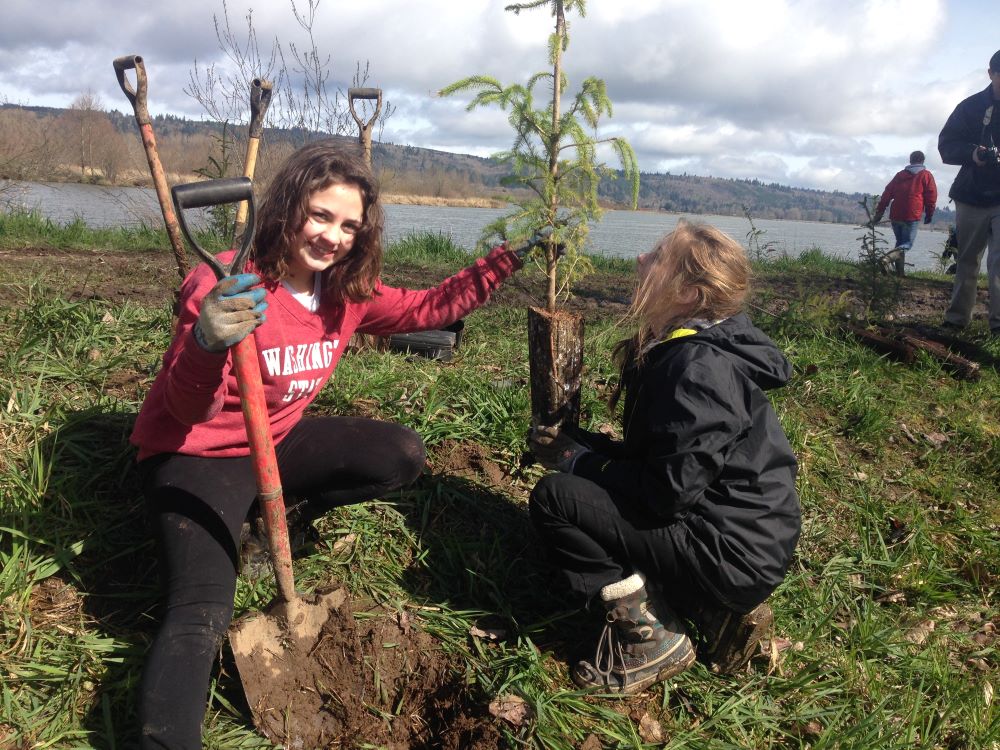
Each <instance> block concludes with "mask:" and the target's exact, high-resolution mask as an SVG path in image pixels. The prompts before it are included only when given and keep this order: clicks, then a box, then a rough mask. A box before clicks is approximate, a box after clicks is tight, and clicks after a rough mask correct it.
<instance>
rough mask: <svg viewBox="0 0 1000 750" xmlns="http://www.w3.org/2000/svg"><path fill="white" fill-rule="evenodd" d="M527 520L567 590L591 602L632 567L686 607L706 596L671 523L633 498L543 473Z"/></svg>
mask: <svg viewBox="0 0 1000 750" xmlns="http://www.w3.org/2000/svg"><path fill="white" fill-rule="evenodd" d="M529 510H530V513H531V520H532V522H533V524H534V526H535V528H536V529H537V530H538V532H539V534H540V535H541V536H542V538H543V539H544V541H545V547H546V549H547V550H548V553H549V557H550V558H551V559H552V561H553V563H554V564H555V565H556V566H557V567H559V568H561V569H562V571H563V573H564V574H565V576H566V581H567V583H568V584H569V589H570V591H571V592H572V593H573V594H574V595H576V596H577V597H579V599H580V604H581V605H589V604H590V603H591V601H592V600H593V599H594V597H596V596H597V595H598V594H599V593H600V591H601V589H602V588H603V587H604V586H607V585H608V584H609V583H614V582H615V581H620V580H622V579H623V578H627V577H628V576H630V575H632V574H633V573H636V572H641V573H643V574H644V575H645V576H646V579H647V581H648V582H649V585H650V586H652V587H654V588H657V589H660V590H661V591H662V592H663V596H664V597H665V599H666V601H667V602H668V603H669V604H671V605H672V606H674V607H675V608H676V609H678V610H679V611H681V612H686V611H687V610H688V609H689V608H690V607H691V606H692V604H693V603H694V602H695V601H704V600H706V599H709V598H710V597H709V595H708V594H707V593H706V592H705V590H704V589H703V588H702V586H701V585H700V584H699V583H698V581H697V579H696V578H695V573H694V570H693V569H692V565H691V563H690V562H689V560H688V559H687V558H686V557H685V556H684V555H682V554H680V553H679V551H678V549H677V546H676V545H675V543H674V540H673V537H672V536H671V535H670V527H669V526H667V525H664V523H663V521H661V520H659V519H657V518H655V517H654V516H653V514H652V513H650V512H649V511H648V510H646V509H645V508H643V507H642V506H641V505H640V504H639V503H637V502H635V501H632V500H624V499H622V498H617V497H614V496H612V495H610V494H609V493H608V492H607V490H605V489H604V488H603V487H601V486H600V485H597V484H595V483H594V482H591V481H590V480H589V479H584V478H583V477H577V476H573V475H572V474H563V473H555V474H547V475H546V476H544V477H542V479H541V480H540V481H539V482H538V484H537V485H535V488H534V490H532V492H531V500H530V505H529Z"/></svg>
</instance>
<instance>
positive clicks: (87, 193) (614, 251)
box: [0, 181, 945, 269]
mask: <svg viewBox="0 0 1000 750" xmlns="http://www.w3.org/2000/svg"><path fill="white" fill-rule="evenodd" d="M5 205H15V206H19V207H26V208H34V209H37V210H38V211H40V212H41V213H42V214H43V215H45V216H48V217H49V218H50V219H52V220H53V221H55V222H57V223H61V224H62V223H66V222H69V221H73V220H74V219H76V218H81V219H83V220H84V221H85V222H86V223H87V224H88V225H90V226H94V227H109V226H138V225H143V224H146V225H149V226H158V225H159V224H160V223H161V222H162V221H163V219H162V217H161V214H160V207H159V204H158V203H157V200H156V193H155V191H154V190H152V189H151V188H132V187H102V186H98V185H77V184H62V183H58V184H57V183H23V182H18V183H9V182H8V183H5V182H3V181H0V209H2V208H3V206H5ZM385 211H386V234H387V235H388V239H389V240H390V241H391V240H393V239H397V238H399V237H402V236H404V235H406V234H408V233H410V232H419V231H431V232H441V233H443V234H447V235H450V236H451V238H452V239H453V240H454V241H455V242H456V243H458V244H459V245H462V246H464V247H470V248H471V247H473V246H474V245H475V244H476V242H477V241H478V239H479V235H480V233H481V232H482V229H483V227H484V226H486V225H487V224H488V223H490V222H491V221H492V220H493V219H495V218H497V217H498V216H502V215H503V214H504V213H505V209H496V208H452V207H447V206H402V205H387V206H386V207H385ZM188 218H189V220H190V221H191V222H192V223H195V224H196V223H197V221H198V215H197V214H196V213H193V212H192V215H191V216H190V217H188ZM679 218H681V216H679V215H677V214H666V213H657V212H652V211H606V212H605V214H604V217H603V218H602V219H601V221H600V222H599V223H597V224H595V225H594V226H593V227H592V228H591V233H590V242H591V248H590V250H589V252H592V253H595V254H602V255H610V256H616V257H634V256H636V255H638V254H639V253H642V252H646V251H647V250H649V249H651V248H652V247H653V246H654V245H655V244H656V241H657V240H658V239H659V238H660V237H662V236H663V235H664V234H665V233H666V232H669V231H670V230H671V229H672V228H673V227H674V226H675V225H676V224H677V220H678V219H679ZM688 218H690V219H692V220H694V221H704V222H708V223H710V224H713V225H715V226H717V227H718V228H719V229H721V230H722V231H724V232H726V233H728V234H729V235H730V236H731V237H733V238H735V239H736V240H738V241H739V242H740V243H741V244H743V245H744V246H746V244H747V232H748V231H749V230H750V223H749V222H748V221H747V220H746V219H745V218H744V217H742V216H700V215H692V216H690V217H688ZM755 224H756V225H757V228H758V229H759V230H762V231H763V232H764V233H765V234H764V235H763V236H762V237H761V241H762V242H770V243H773V244H774V247H775V248H776V252H777V253H779V254H785V255H788V256H797V255H799V254H800V253H801V252H803V251H804V250H809V249H811V248H814V247H819V248H821V249H822V250H823V252H824V253H826V254H827V255H833V256H838V257H843V258H848V259H851V260H855V259H857V257H858V252H859V248H860V244H861V243H860V241H859V239H858V238H859V236H860V235H861V234H862V231H861V229H859V228H858V227H856V226H852V225H849V224H824V223H820V222H810V221H780V220H776V219H755ZM885 236H886V239H887V240H888V241H889V242H891V241H892V231H891V229H889V227H888V226H886V228H885ZM944 240H945V233H944V232H943V231H937V230H935V231H931V230H928V229H927V228H925V227H922V228H921V229H920V232H919V233H918V235H917V241H916V245H915V246H914V249H913V250H911V251H910V252H909V253H907V261H908V262H909V263H912V264H913V267H914V268H915V269H929V268H936V267H937V258H936V254H938V253H940V252H941V249H942V246H943V244H944Z"/></svg>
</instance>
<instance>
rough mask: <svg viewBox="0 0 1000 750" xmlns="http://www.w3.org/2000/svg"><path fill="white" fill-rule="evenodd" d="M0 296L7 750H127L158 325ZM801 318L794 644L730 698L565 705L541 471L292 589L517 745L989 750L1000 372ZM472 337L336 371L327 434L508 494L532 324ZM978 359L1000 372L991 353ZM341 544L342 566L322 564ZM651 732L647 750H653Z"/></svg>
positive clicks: (364, 358) (501, 312) (2, 733)
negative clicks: (396, 647)
mask: <svg viewBox="0 0 1000 750" xmlns="http://www.w3.org/2000/svg"><path fill="white" fill-rule="evenodd" d="M0 236H4V234H3V231H0ZM407 243H409V245H410V246H409V248H407ZM160 246H162V247H165V246H166V244H165V242H160ZM129 247H130V246H129ZM389 258H390V260H389V264H392V263H402V264H405V263H408V262H412V263H414V264H419V263H421V262H422V261H421V258H426V259H430V260H428V262H431V263H432V265H434V266H435V267H437V265H438V264H440V265H441V266H442V267H444V266H449V265H450V267H452V268H454V267H457V266H458V265H460V264H461V263H464V262H466V261H467V256H466V255H465V254H464V253H463V252H461V250H460V249H459V248H454V247H452V246H451V245H450V242H446V241H438V240H434V241H433V242H432V241H427V243H426V244H424V243H422V241H420V240H407V241H405V242H404V243H401V244H400V245H399V246H396V247H393V248H392V249H391V251H390V254H389ZM830 263H837V262H833V261H828V260H824V259H822V258H821V257H819V255H815V256H810V257H807V258H805V259H803V260H802V261H801V262H800V263H799V264H798V265H795V264H791V263H789V262H785V261H781V262H776V263H775V264H774V265H775V267H774V268H772V267H771V266H770V265H768V266H764V267H762V268H759V269H758V276H759V277H766V275H767V274H769V273H782V274H786V273H801V274H803V275H808V274H810V273H839V272H840V271H838V270H835V269H838V268H840V266H839V265H834V266H832V267H831V266H830ZM623 271H624V269H623ZM0 289H6V290H8V291H16V295H14V294H4V295H0V300H3V299H12V298H14V297H15V296H16V297H17V298H18V299H19V300H20V301H19V303H18V304H17V305H16V306H15V305H11V304H9V303H3V306H2V307H0V409H2V414H0V421H2V429H0V440H2V445H0V447H2V452H0V603H2V606H0V747H39V748H40V747H45V748H90V747H95V748H111V747H128V746H130V743H134V740H135V736H136V732H137V728H136V726H135V724H136V717H135V696H136V689H137V683H138V679H139V675H140V673H141V665H142V658H143V653H144V650H145V648H146V646H147V645H148V643H149V639H150V637H151V634H152V628H153V612H154V604H155V586H156V584H155V569H154V568H155V565H154V562H153V559H152V549H151V543H150V541H149V539H148V537H147V535H146V533H145V529H144V525H143V515H142V502H141V498H140V496H139V491H138V487H137V482H136V478H135V476H134V471H133V469H132V459H133V453H132V450H131V448H130V447H129V446H128V443H127V435H128V431H129V429H130V424H131V420H132V418H133V417H134V414H135V413H136V411H137V409H138V408H139V405H140V403H141V400H142V396H143V395H144V394H145V391H146V390H147V389H148V387H149V385H150V383H151V379H152V376H153V375H154V373H155V371H156V368H157V367H158V363H159V357H160V355H161V353H162V350H163V348H164V347H165V346H166V343H167V339H168V332H169V326H170V320H169V314H168V311H167V310H166V308H165V307H164V306H163V305H160V306H157V307H148V308H147V307H143V306H139V305H136V304H112V303H108V302H106V301H101V300H83V301H68V300H66V299H64V298H63V297H61V296H60V294H59V293H58V291H57V288H56V286H55V285H54V280H53V279H51V278H49V279H32V280H27V281H25V280H16V279H11V278H8V277H7V276H6V275H5V274H4V272H3V271H2V269H0ZM805 312H806V311H805V309H804V308H803V307H802V306H798V307H797V306H795V305H793V306H792V307H790V308H789V311H788V312H787V313H785V314H783V315H781V316H777V317H774V316H765V315H760V316H757V320H758V323H759V324H761V325H762V327H764V328H765V329H766V330H767V331H768V332H769V333H770V334H771V335H772V336H773V337H774V338H775V340H776V341H777V343H778V344H779V346H780V347H781V348H782V349H783V350H785V351H786V352H787V353H788V355H789V357H790V358H791V360H792V362H793V364H794V366H795V371H796V375H795V377H794V379H793V381H792V383H791V384H790V385H789V386H788V387H787V388H785V389H783V390H781V391H778V392H776V393H775V394H773V402H774V404H775V408H776V409H777V411H778V413H779V415H780V417H781V420H782V422H783V424H784V426H785V429H786V431H787V433H788V436H789V439H790V441H791V442H792V445H793V447H794V449H795V451H796V454H797V455H798V457H799V461H800V472H799V480H798V486H799V490H800V494H801V498H802V505H803V518H804V529H803V536H802V539H801V543H800V546H799V549H798V552H797V556H796V559H795V562H794V565H793V567H792V570H791V572H790V574H789V577H788V579H787V580H786V582H785V584H784V585H783V586H782V587H781V588H780V589H779V590H778V592H777V593H776V594H775V596H774V598H773V605H774V609H775V613H776V620H777V622H776V635H777V636H778V637H779V639H781V640H779V641H776V644H778V643H780V644H782V645H788V648H784V649H783V650H781V651H780V652H776V653H775V655H774V658H773V660H771V661H768V660H767V659H766V658H764V659H757V660H755V661H754V663H753V665H752V668H751V669H750V670H749V671H748V672H746V673H744V674H741V675H738V676H733V677H725V678H719V677H714V676H712V675H710V674H708V673H707V672H706V671H705V670H704V669H703V668H702V667H700V666H696V667H695V668H693V669H691V670H690V671H688V672H686V673H684V674H682V675H680V676H679V677H677V678H676V679H674V680H672V681H671V682H670V683H669V684H667V685H664V686H659V687H656V688H655V689H653V690H651V691H650V692H648V693H647V694H645V695H643V696H641V697H637V698H634V699H631V700H628V701H622V700H604V699H600V698H595V697H593V696H586V695H583V694H581V693H580V692H578V691H576V690H575V689H574V688H573V686H572V683H571V682H569V680H568V679H567V673H566V667H565V665H564V664H563V663H562V662H561V661H560V660H559V659H558V658H557V656H556V654H557V653H559V652H560V650H559V644H560V643H562V642H564V641H567V640H572V638H573V637H574V636H575V635H577V634H578V633H579V629H580V627H581V622H580V618H579V617H578V616H576V615H572V616H570V614H571V613H568V612H567V611H566V610H565V607H564V605H563V601H564V600H563V598H562V597H561V596H560V591H559V583H558V579H557V578H555V577H554V575H553V574H552V571H551V570H550V569H549V568H548V567H547V563H546V562H545V559H544V551H543V550H541V549H539V545H538V544H537V540H536V539H535V538H534V536H533V533H532V531H531V528H530V524H529V523H528V520H527V517H526V512H525V501H526V495H527V491H528V490H529V489H530V487H531V486H532V484H533V482H534V481H535V480H537V478H538V477H539V476H540V471H539V469H538V468H537V467H533V468H530V469H527V470H526V472H525V473H524V475H523V476H518V475H516V474H515V476H514V478H512V479H511V480H510V481H509V482H506V483H505V484H504V485H503V486H502V487H497V486H493V485H485V484H481V483H479V482H477V481H475V479H470V478H459V477H450V476H446V475H439V474H436V475H430V476H425V477H424V478H422V479H421V480H420V482H418V483H417V484H416V485H415V486H414V487H412V488H410V489H408V490H406V491H404V492H401V493H398V494H397V495H395V496H392V497H387V498H384V499H383V500H382V501H380V502H376V503H370V504H367V505H364V506H361V507H355V508H348V509H344V510H342V511H339V512H336V513H334V514H331V515H329V516H327V517H326V518H325V519H323V521H322V522H321V525H322V529H323V531H324V535H325V539H326V540H327V542H326V544H324V545H321V546H320V548H319V549H318V550H317V551H316V552H315V553H313V554H312V555H310V556H308V557H306V558H304V559H302V560H299V561H297V562H296V580H297V583H298V584H299V586H300V588H303V589H309V588H311V587H313V586H317V585H321V584H323V583H324V582H328V581H330V580H338V581H342V582H344V583H345V585H347V586H348V587H349V589H350V590H351V591H353V592H355V593H356V594H357V595H359V596H368V597H372V598H374V599H376V600H378V601H382V602H387V603H391V604H392V606H394V607H399V608H407V609H408V610H409V611H411V612H412V613H414V615H416V616H418V617H419V619H420V622H421V625H422V627H424V628H425V629H427V630H428V631H429V632H431V633H433V634H434V635H435V636H437V637H438V638H440V639H441V640H442V641H443V642H444V644H445V647H446V648H447V649H448V650H449V651H451V652H452V653H453V654H455V655H456V658H458V659H459V661H460V663H461V664H462V666H463V668H464V669H463V671H464V673H465V679H466V680H467V681H468V682H469V684H470V685H471V686H472V687H473V695H475V696H476V697H477V699H479V700H482V702H483V703H484V704H485V703H487V702H489V700H491V699H492V698H494V697H496V696H498V695H501V694H508V693H513V694H516V695H519V696H520V697H522V698H523V699H525V700H526V701H527V702H528V703H529V704H530V705H531V706H532V707H533V708H534V711H535V715H536V718H535V719H534V720H533V722H532V723H531V725H530V726H529V727H528V728H526V729H525V730H523V731H522V732H521V733H520V734H519V735H518V737H517V738H516V741H515V742H514V745H515V746H525V747H531V748H560V749H562V748H565V749H566V750H569V749H570V748H575V747H579V745H580V744H581V743H582V742H583V740H584V739H585V738H586V737H587V736H588V735H590V734H596V735H597V736H598V737H599V739H600V741H601V742H602V743H603V746H604V747H605V748H612V747H614V748H640V747H649V748H652V747H665V748H672V749H675V750H680V749H681V748H684V749H685V750H687V749H689V748H705V749H706V750H708V749H711V750H722V749H723V748H754V749H756V748H812V749H814V750H820V749H830V750H833V749H834V748H836V749H837V750H846V749H848V748H851V749H854V748H856V749H858V750H862V749H868V748H871V749H877V750H885V749H889V750H894V749H896V748H898V749H899V750H903V749H904V748H905V749H906V750H912V749H913V748H925V749H927V750H931V749H936V748H947V749H948V750H952V749H958V748H970V749H972V748H976V749H978V748H986V749H987V750H995V748H997V747H1000V745H998V743H1000V715H998V712H997V709H996V702H995V699H993V697H992V695H993V693H992V691H993V689H994V688H996V687H997V684H996V683H997V682H998V679H997V674H998V668H1000V659H998V657H997V649H996V643H997V642H996V636H995V634H994V633H993V631H991V630H990V627H989V624H990V623H992V626H993V627H994V628H995V627H996V626H998V625H1000V610H998V608H997V604H996V594H997V581H998V580H1000V536H998V534H997V529H998V525H1000V511H998V503H997V500H996V498H997V495H998V490H1000V486H998V485H1000V480H998V478H1000V427H998V424H997V421H996V404H997V403H1000V377H998V374H997V372H996V370H995V369H993V368H992V367H989V366H986V367H984V368H983V377H982V378H981V379H980V380H979V381H977V382H964V381H959V380H956V379H954V378H953V377H951V376H950V375H949V374H948V373H947V372H945V371H943V370H942V369H941V368H940V367H939V366H937V365H936V364H935V363H934V362H932V361H930V360H929V359H921V360H919V361H918V362H917V363H915V364H914V365H901V364H898V363H894V362H891V361H888V360H886V359H884V358H881V357H879V356H877V355H876V354H874V353H873V352H871V351H870V350H868V349H866V348H863V347H861V346H860V345H859V344H858V343H857V342H855V341H853V340H850V339H845V338H844V337H843V336H842V335H840V334H838V333H837V330H836V328H835V327H834V326H833V325H832V324H830V310H829V308H824V307H822V306H818V307H814V309H813V311H812V313H811V315H812V317H809V316H807V315H806V314H805ZM614 323H615V321H614V320H613V319H611V318H602V317H598V316H595V317H594V318H593V319H591V320H588V324H587V351H586V363H587V371H586V375H585V383H584V389H585V390H584V400H583V422H584V423H585V424H586V425H587V426H590V427H592V428H596V427H598V426H600V425H602V424H604V423H608V422H611V421H612V420H611V419H610V417H609V415H608V414H607V412H606V409H605V407H604V404H603V402H602V400H601V398H600V394H602V393H605V392H606V383H607V381H608V379H609V378H613V376H614V373H613V368H612V367H611V365H610V362H609V353H610V349H611V347H612V345H613V344H614V342H615V341H616V340H617V339H618V337H619V334H618V331H617V330H616V329H615V327H614ZM466 326H467V327H466V330H465V342H464V343H463V346H462V348H461V350H460V351H459V353H458V356H457V357H456V359H455V361H454V362H452V363H450V364H441V363H436V362H428V361H426V360H420V359H408V358H406V357H403V356H402V355H399V354H396V353H389V352H379V351H374V350H367V351H362V352H358V353H354V354H350V355H348V356H346V357H345V358H344V359H343V360H342V362H341V365H340V366H339V368H338V370H337V373H336V377H335V379H334V381H333V382H332V383H331V384H330V385H329V386H328V387H327V388H326V389H325V390H324V392H323V393H322V394H321V396H320V398H319V399H318V400H317V403H316V405H315V406H314V407H313V409H314V411H316V412H329V413H337V412H356V411H361V412H363V413H366V414H373V415H376V416H380V417H382V418H386V419H393V420H396V421H399V422H401V423H404V424H407V425H409V426H411V427H413V428H414V429H416V430H418V431H419V432H420V433H421V434H422V435H423V437H424V438H425V440H426V442H427V443H428V445H429V446H430V447H431V450H434V449H435V448H436V447H440V446H443V445H446V444H449V442H451V443H455V442H458V443H466V444H476V445H478V446H482V447H483V449H484V451H485V453H486V454H487V455H488V456H489V457H490V459H491V460H492V461H494V462H495V463H496V464H497V465H498V466H500V467H502V468H504V469H507V470H509V471H512V472H513V471H515V470H516V469H517V466H518V458H519V456H520V453H521V451H522V448H523V437H524V434H525V433H526V431H527V428H528V420H529V415H528V411H529V403H528V397H527V391H526V383H527V379H528V365H527V343H526V334H525V312H524V310H523V309H519V308H511V307H504V306H500V305H490V306H488V307H486V308H484V309H482V310H479V311H477V312H475V313H474V314H472V315H470V316H469V317H468V318H467V319H466ZM980 343H982V344H983V346H984V347H985V348H986V349H987V351H988V352H990V353H991V354H992V355H993V356H995V357H1000V344H998V343H997V342H996V341H993V340H986V339H983V340H982V341H981V342H980ZM942 436H943V438H944V440H943V442H942V441H941V437H942ZM349 533H353V534H355V535H356V537H357V541H356V542H355V544H354V545H353V546H352V547H351V549H350V550H349V552H347V553H345V554H333V552H332V543H333V542H334V541H335V540H336V539H337V538H339V537H342V536H344V535H346V534H349ZM272 595H273V581H272V580H271V578H270V576H269V575H266V574H265V575H262V576H261V577H259V578H253V577H249V576H248V577H244V578H241V580H240V585H239V590H238V592H237V598H236V607H237V612H238V613H240V612H244V611H246V610H248V609H253V608H257V607H261V606H263V605H264V604H266V603H267V602H268V601H269V600H270V598H271V597H272ZM484 615H489V616H493V617H499V618H502V619H503V620H504V621H505V622H508V623H510V624H511V628H512V633H513V635H512V637H511V638H510V639H509V640H508V641H507V642H505V643H502V644H483V643H480V642H478V641H475V640H473V639H470V638H469V637H468V631H469V628H470V626H471V624H472V623H474V622H476V621H477V620H478V619H479V618H480V617H482V616H484ZM927 623H933V629H932V630H931V629H930V628H929V626H928V625H927ZM235 680H236V678H235V677H234V676H233V675H222V674H220V675H219V676H218V677H217V679H216V681H215V682H214V683H213V691H212V697H211V705H210V707H209V714H208V717H207V719H206V724H205V741H206V746H207V747H213V748H222V749H229V748H264V747H269V745H268V743H267V742H266V741H264V740H262V739H260V738H259V737H258V736H257V735H256V734H255V733H254V732H253V730H252V728H251V727H250V726H249V725H248V722H247V719H246V717H245V716H243V715H242V714H241V713H240V711H239V709H238V707H237V703H236V702H235V701H234V700H233V698H232V693H233V690H234V686H238V683H235ZM645 713H648V714H649V715H650V716H651V717H653V718H654V719H655V720H656V721H657V722H659V725H660V727H661V729H662V740H660V741H658V742H652V741H650V740H649V739H648V735H646V737H647V739H644V735H643V733H642V731H640V727H639V722H638V719H639V718H640V717H641V716H642V715H643V714H645Z"/></svg>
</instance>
